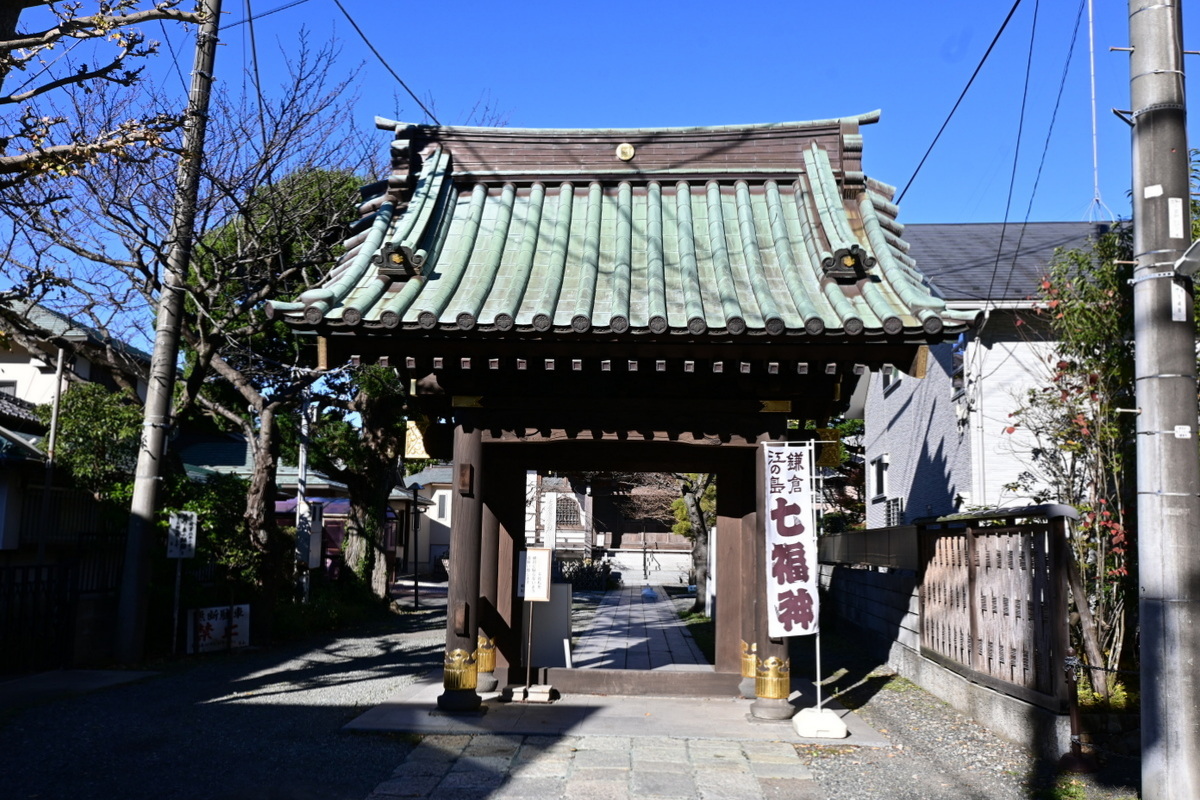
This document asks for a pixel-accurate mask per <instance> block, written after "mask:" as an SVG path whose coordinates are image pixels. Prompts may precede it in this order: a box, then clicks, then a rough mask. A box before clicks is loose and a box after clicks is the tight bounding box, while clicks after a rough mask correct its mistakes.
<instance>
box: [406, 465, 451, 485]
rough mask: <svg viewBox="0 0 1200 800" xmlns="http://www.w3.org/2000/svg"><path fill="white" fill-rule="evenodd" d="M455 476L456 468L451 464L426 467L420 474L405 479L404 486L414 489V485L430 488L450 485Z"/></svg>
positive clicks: (416, 473)
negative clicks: (444, 484)
mask: <svg viewBox="0 0 1200 800" xmlns="http://www.w3.org/2000/svg"><path fill="white" fill-rule="evenodd" d="M453 474H454V467H452V466H450V465H449V464H445V465H442V464H438V465H434V466H431V467H426V468H425V469H423V470H421V471H420V472H415V473H413V474H412V475H409V476H408V477H406V478H405V479H404V485H405V486H408V487H412V485H413V484H416V485H418V486H429V485H430V484H434V483H450V480H451V477H452V476H453Z"/></svg>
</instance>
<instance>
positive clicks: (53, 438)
mask: <svg viewBox="0 0 1200 800" xmlns="http://www.w3.org/2000/svg"><path fill="white" fill-rule="evenodd" d="M65 364H66V362H65V360H64V352H63V349H62V348H61V347H60V348H58V359H57V360H56V362H55V366H54V401H53V403H52V404H51V406H50V439H49V441H48V442H47V444H46V473H45V477H44V478H43V479H42V532H41V535H40V536H39V537H38V547H37V563H39V564H44V563H46V537H47V536H49V535H50V533H51V531H52V530H53V528H54V527H55V526H54V525H52V524H51V522H50V515H51V514H52V513H53V512H54V506H53V505H52V504H51V501H50V488H51V487H52V486H54V448H55V446H56V443H57V442H58V409H59V406H60V405H61V404H62V382H63V369H64V367H65Z"/></svg>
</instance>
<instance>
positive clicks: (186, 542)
mask: <svg viewBox="0 0 1200 800" xmlns="http://www.w3.org/2000/svg"><path fill="white" fill-rule="evenodd" d="M195 557H196V512H195V511H172V512H171V522H170V526H169V527H168V528H167V558H195Z"/></svg>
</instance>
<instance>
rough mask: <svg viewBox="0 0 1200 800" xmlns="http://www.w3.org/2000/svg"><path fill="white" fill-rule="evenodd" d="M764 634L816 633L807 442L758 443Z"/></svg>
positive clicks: (812, 478) (812, 472) (811, 464)
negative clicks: (763, 535)
mask: <svg viewBox="0 0 1200 800" xmlns="http://www.w3.org/2000/svg"><path fill="white" fill-rule="evenodd" d="M763 455H764V462H763V469H764V471H765V472H764V476H765V478H766V480H765V481H764V483H765V486H766V501H767V504H766V519H765V522H766V526H765V527H766V547H767V549H766V554H767V558H766V563H767V633H768V635H770V636H771V638H778V637H781V636H805V635H808V634H811V633H816V632H817V617H818V610H819V609H818V606H817V585H818V575H817V509H816V491H815V490H816V460H815V454H814V450H813V443H812V442H787V443H771V444H764V445H763Z"/></svg>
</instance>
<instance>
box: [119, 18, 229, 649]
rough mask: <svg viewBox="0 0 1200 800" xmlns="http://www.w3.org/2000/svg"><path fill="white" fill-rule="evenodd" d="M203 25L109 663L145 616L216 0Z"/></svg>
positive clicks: (130, 642) (141, 631)
mask: <svg viewBox="0 0 1200 800" xmlns="http://www.w3.org/2000/svg"><path fill="white" fill-rule="evenodd" d="M201 6H202V10H201V15H202V19H203V22H202V23H201V26H200V31H199V32H198V33H197V34H196V58H195V63H194V66H193V68H192V85H191V89H190V91H189V93H188V108H187V118H186V120H185V121H184V131H183V156H182V157H181V158H180V160H179V171H178V172H177V173H176V176H175V210H174V213H173V216H172V219H171V233H170V242H171V251H170V253H169V254H168V256H167V263H166V265H165V267H164V270H163V278H162V292H161V293H160V295H159V298H158V321H157V323H156V325H155V329H154V354H153V356H152V358H151V360H150V380H149V386H148V387H147V390H146V406H145V416H144V418H143V422H142V445H141V449H140V450H139V451H138V461H137V472H136V473H135V476H134V484H133V500H132V502H131V504H130V512H129V538H128V540H127V541H126V544H125V566H124V569H123V572H122V575H121V595H120V602H119V605H118V607H117V642H116V657H117V660H118V661H121V662H123V663H133V662H136V661H140V660H141V659H142V656H143V654H144V651H145V646H146V612H147V605H148V601H149V588H150V587H149V584H150V542H151V538H152V536H153V535H154V514H155V511H156V510H157V506H158V487H159V484H160V483H161V482H162V456H163V452H164V445H165V443H166V433H167V426H168V425H169V424H170V413H171V399H172V395H173V394H174V390H175V360H176V359H177V358H178V356H179V317H180V312H181V310H182V308H183V291H184V290H183V286H184V277H185V275H186V274H187V268H188V262H189V261H190V260H191V254H192V235H193V231H192V228H193V226H194V223H195V219H196V196H197V194H198V191H199V185H200V159H201V158H202V157H203V153H204V133H205V130H206V128H207V125H208V96H209V89H210V87H211V86H212V73H213V62H214V60H215V56H216V50H217V29H218V27H219V25H220V16H221V0H202V2H201Z"/></svg>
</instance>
